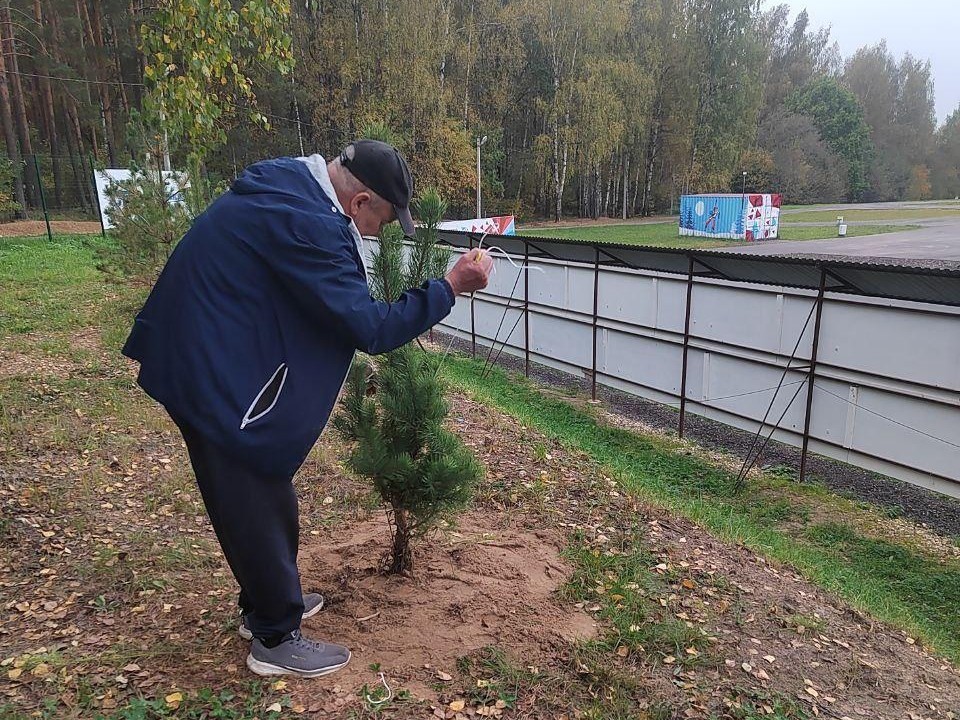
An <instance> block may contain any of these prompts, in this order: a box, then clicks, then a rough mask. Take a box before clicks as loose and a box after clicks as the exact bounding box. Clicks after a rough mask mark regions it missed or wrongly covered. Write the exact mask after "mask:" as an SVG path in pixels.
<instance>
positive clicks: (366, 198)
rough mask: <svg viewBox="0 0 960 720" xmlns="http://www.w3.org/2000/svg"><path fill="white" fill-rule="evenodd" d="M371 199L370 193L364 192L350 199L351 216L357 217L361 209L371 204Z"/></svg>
mask: <svg viewBox="0 0 960 720" xmlns="http://www.w3.org/2000/svg"><path fill="white" fill-rule="evenodd" d="M370 199H371V198H370V193H368V192H365V191H362V190H361V191H360V192H358V193H357V194H356V195H354V196H353V197H352V198H350V208H349V210H350V215H352V216H355V215H356V214H357V213H359V212H360V210H361V209H363V208H364V207H365V206H366V205H368V204H369V203H370Z"/></svg>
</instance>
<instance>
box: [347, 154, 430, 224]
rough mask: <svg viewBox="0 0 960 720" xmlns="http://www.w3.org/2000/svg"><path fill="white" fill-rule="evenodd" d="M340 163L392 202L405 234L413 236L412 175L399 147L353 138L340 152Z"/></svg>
mask: <svg viewBox="0 0 960 720" xmlns="http://www.w3.org/2000/svg"><path fill="white" fill-rule="evenodd" d="M340 164H341V165H343V167H345V168H347V169H348V170H349V171H350V172H351V173H352V174H353V176H354V177H355V178H357V180H359V181H360V182H362V183H363V184H364V185H366V186H367V187H368V188H370V189H371V190H373V192H375V193H376V194H377V195H379V196H380V197H382V198H383V199H384V200H386V201H387V202H389V203H390V204H391V205H393V208H394V210H395V211H396V213H397V220H399V221H400V227H402V228H403V234H404V235H406V236H407V237H413V236H414V235H416V232H417V231H416V228H415V227H414V226H413V216H412V215H411V214H410V201H411V200H412V199H413V176H412V175H411V174H410V168H408V167H407V161H406V160H404V159H403V155H401V154H400V151H399V150H397V149H396V148H395V147H393V145H389V144H388V143H385V142H381V141H379V140H356V141H354V142H352V143H350V144H349V145H347V147H345V148H344V149H343V152H341V153H340Z"/></svg>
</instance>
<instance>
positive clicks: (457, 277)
mask: <svg viewBox="0 0 960 720" xmlns="http://www.w3.org/2000/svg"><path fill="white" fill-rule="evenodd" d="M491 270H493V259H492V258H491V257H490V255H489V253H487V251H486V250H471V251H470V252H468V253H466V254H465V255H461V256H460V259H459V260H457V263H456V264H455V265H454V266H453V267H452V268H451V269H450V272H448V273H447V282H448V283H450V287H451V288H452V289H453V294H454V295H460V294H461V293H472V292H474V291H476V290H483V288H485V287H486V286H487V282H488V281H489V280H490V271H491Z"/></svg>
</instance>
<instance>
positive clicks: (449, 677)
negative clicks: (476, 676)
mask: <svg viewBox="0 0 960 720" xmlns="http://www.w3.org/2000/svg"><path fill="white" fill-rule="evenodd" d="M437 678H438V679H439V680H443V681H444V682H450V681H451V680H453V676H452V675H451V674H450V673H445V672H443V670H437Z"/></svg>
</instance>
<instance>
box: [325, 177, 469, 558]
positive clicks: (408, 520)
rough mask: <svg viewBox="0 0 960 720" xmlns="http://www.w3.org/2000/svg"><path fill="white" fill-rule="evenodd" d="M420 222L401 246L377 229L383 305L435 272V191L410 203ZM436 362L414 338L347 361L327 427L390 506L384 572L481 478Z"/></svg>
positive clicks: (438, 256) (440, 268)
mask: <svg viewBox="0 0 960 720" xmlns="http://www.w3.org/2000/svg"><path fill="white" fill-rule="evenodd" d="M418 205H419V208H418V209H419V213H420V217H421V219H423V220H424V221H425V227H424V228H422V229H421V231H420V232H419V233H418V235H417V238H416V239H415V240H414V242H413V243H412V246H410V247H409V248H405V247H404V243H403V236H402V233H400V232H396V231H389V232H387V233H385V234H384V237H383V238H382V240H381V242H380V247H379V249H378V251H377V252H376V253H375V254H374V257H373V260H372V263H371V290H372V292H373V294H374V296H375V297H377V298H379V299H382V300H386V301H393V300H396V299H397V298H399V297H400V295H401V294H402V293H403V292H404V291H405V290H406V289H407V288H410V287H416V286H418V285H420V284H422V283H423V282H424V281H425V280H426V279H428V278H431V277H438V276H442V275H443V274H444V272H445V271H446V268H447V265H448V264H449V254H448V251H447V250H446V249H445V248H441V247H438V246H437V244H436V225H437V223H438V222H439V221H440V219H441V218H442V216H443V212H444V210H445V207H444V203H443V201H442V200H441V199H440V196H439V195H438V194H437V192H436V191H435V190H428V191H426V192H425V193H423V195H422V196H421V198H420V200H419V203H418ZM438 362H439V360H438V358H437V357H436V356H434V355H430V354H427V353H426V352H424V351H423V350H422V349H420V348H419V347H417V346H416V345H415V344H412V343H411V344H408V345H405V346H404V347H402V348H400V349H398V350H395V351H393V352H390V353H387V354H386V355H384V356H382V357H380V358H378V359H377V361H376V364H374V362H373V361H372V360H371V359H368V358H361V359H359V360H357V361H355V362H354V364H353V366H352V367H351V369H350V374H349V376H348V378H347V384H346V392H345V394H344V398H343V404H342V412H341V413H339V414H338V416H337V417H336V419H335V424H336V427H337V429H338V430H339V431H340V432H341V433H342V434H343V435H344V436H345V437H347V438H349V439H350V440H353V441H355V444H354V447H353V450H352V452H351V453H350V457H349V460H348V463H349V466H350V468H351V469H352V470H353V471H354V472H357V473H359V474H360V475H363V476H365V477H368V478H370V479H371V480H372V482H373V485H374V487H375V488H376V490H377V492H378V493H379V495H380V497H381V498H382V499H383V501H384V502H385V503H386V504H387V505H388V506H389V508H390V525H391V531H392V535H393V542H392V546H391V551H390V554H389V557H388V558H387V560H386V562H385V563H384V565H385V567H386V569H387V570H388V571H389V572H392V573H400V572H409V571H410V570H412V569H413V553H412V548H411V545H410V542H411V540H412V539H413V538H414V537H416V536H418V535H422V534H423V533H425V532H427V531H428V530H430V529H431V528H433V527H435V525H436V523H437V521H438V520H439V519H441V518H442V517H443V516H444V515H446V514H449V513H450V512H453V511H455V510H456V509H458V508H460V507H462V506H463V505H464V504H465V503H466V502H467V501H468V500H469V498H470V494H471V491H472V488H473V486H474V485H475V483H476V482H477V481H478V480H479V478H480V475H481V469H480V465H479V464H478V463H477V461H476V460H475V459H474V457H473V456H472V455H471V454H470V452H469V451H468V450H467V448H466V447H465V446H464V445H463V443H462V442H460V440H459V438H457V436H456V435H454V434H453V433H451V432H450V431H449V430H446V429H445V428H444V427H443V423H444V420H445V419H446V417H447V412H448V406H447V403H446V401H445V399H444V392H445V390H444V385H443V382H442V381H441V380H440V378H439V376H438V373H439V367H438Z"/></svg>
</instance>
